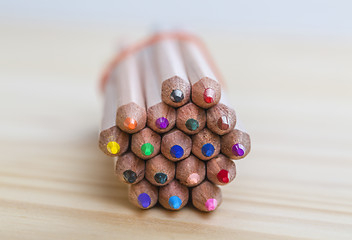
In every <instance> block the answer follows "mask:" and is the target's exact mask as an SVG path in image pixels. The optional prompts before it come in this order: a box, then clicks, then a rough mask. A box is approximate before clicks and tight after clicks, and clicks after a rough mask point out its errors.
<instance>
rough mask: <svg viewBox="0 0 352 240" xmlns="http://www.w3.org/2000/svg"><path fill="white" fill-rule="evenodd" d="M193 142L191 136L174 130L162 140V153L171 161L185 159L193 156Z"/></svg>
mask: <svg viewBox="0 0 352 240" xmlns="http://www.w3.org/2000/svg"><path fill="white" fill-rule="evenodd" d="M191 149H192V140H191V138H190V137H189V136H187V135H186V134H184V133H183V132H181V131H180V130H177V129H174V130H172V131H171V132H168V133H166V134H165V135H164V136H163V137H162V139H161V153H162V154H163V155H164V156H165V157H166V158H168V159H169V160H171V161H175V162H176V161H179V160H182V159H185V158H186V157H188V156H189V154H191Z"/></svg>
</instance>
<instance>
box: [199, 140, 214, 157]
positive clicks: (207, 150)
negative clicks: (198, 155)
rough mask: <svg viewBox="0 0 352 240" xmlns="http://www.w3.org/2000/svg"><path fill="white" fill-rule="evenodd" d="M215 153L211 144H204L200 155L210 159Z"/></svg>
mask: <svg viewBox="0 0 352 240" xmlns="http://www.w3.org/2000/svg"><path fill="white" fill-rule="evenodd" d="M214 152H215V148H214V146H213V144H211V143H206V144H204V145H203V147H202V154H203V155H204V156H205V157H210V156H211V155H213V154H214Z"/></svg>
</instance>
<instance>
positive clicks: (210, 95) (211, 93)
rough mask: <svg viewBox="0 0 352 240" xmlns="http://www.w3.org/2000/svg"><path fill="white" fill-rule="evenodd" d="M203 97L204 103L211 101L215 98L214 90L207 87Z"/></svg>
mask: <svg viewBox="0 0 352 240" xmlns="http://www.w3.org/2000/svg"><path fill="white" fill-rule="evenodd" d="M203 97H204V101H205V102H206V103H213V102H214V98H215V91H214V90H213V89H211V88H207V89H205V91H204V94H203Z"/></svg>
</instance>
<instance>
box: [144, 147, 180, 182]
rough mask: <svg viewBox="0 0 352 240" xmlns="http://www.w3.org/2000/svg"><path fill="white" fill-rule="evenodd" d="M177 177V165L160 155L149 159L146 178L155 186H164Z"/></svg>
mask: <svg viewBox="0 0 352 240" xmlns="http://www.w3.org/2000/svg"><path fill="white" fill-rule="evenodd" d="M174 177H175V163H174V162H171V161H170V160H168V159H167V158H165V157H164V156H163V155H162V154H159V155H157V156H155V157H153V158H152V159H149V160H148V161H147V163H146V166H145V178H146V179H147V180H148V181H149V182H150V183H151V184H153V185H156V186H164V185H166V184H168V183H169V182H171V181H172V180H173V179H174Z"/></svg>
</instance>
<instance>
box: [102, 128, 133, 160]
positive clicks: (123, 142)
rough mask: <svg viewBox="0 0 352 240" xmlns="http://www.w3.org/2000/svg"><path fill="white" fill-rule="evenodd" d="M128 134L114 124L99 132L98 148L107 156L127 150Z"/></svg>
mask: <svg viewBox="0 0 352 240" xmlns="http://www.w3.org/2000/svg"><path fill="white" fill-rule="evenodd" d="M128 144H129V136H128V134H127V133H124V132H122V131H121V130H120V129H119V128H118V127H116V126H114V127H111V128H108V129H105V130H103V131H101V132H100V135H99V148H100V149H101V150H102V151H103V152H104V153H105V154H106V155H108V156H111V157H115V156H119V155H121V154H123V153H124V152H126V151H127V149H128Z"/></svg>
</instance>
